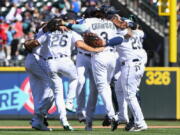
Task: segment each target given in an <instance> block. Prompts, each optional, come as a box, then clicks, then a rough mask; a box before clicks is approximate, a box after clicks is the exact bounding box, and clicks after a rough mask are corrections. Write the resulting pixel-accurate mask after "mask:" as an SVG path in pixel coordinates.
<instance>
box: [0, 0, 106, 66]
mask: <svg viewBox="0 0 180 135" xmlns="http://www.w3.org/2000/svg"><path fill="white" fill-rule="evenodd" d="M100 2H101V3H102V2H103V1H100V0H2V1H1V2H0V66H15V65H16V64H17V65H18V64H19V63H18V62H20V61H22V62H23V61H24V58H25V56H26V54H25V51H24V48H23V45H22V43H24V41H25V40H27V39H31V38H33V36H34V32H35V30H36V27H37V26H38V25H40V24H41V23H42V22H45V21H48V20H50V19H51V18H53V17H55V16H60V15H62V14H65V13H66V12H67V11H68V10H72V11H74V12H76V13H77V14H80V13H81V12H83V11H84V10H85V8H86V7H87V6H89V5H92V6H96V5H97V4H99V3H100ZM22 64H23V63H22ZM22 66H23V65H22Z"/></svg>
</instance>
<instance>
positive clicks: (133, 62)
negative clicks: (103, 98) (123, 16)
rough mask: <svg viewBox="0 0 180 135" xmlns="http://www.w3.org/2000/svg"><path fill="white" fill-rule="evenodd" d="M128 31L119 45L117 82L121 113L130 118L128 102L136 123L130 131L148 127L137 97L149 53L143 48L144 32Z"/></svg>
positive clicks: (129, 21) (122, 115)
mask: <svg viewBox="0 0 180 135" xmlns="http://www.w3.org/2000/svg"><path fill="white" fill-rule="evenodd" d="M126 21H127V22H128V24H129V26H131V25H132V24H133V22H132V21H131V20H126ZM131 28H132V27H131ZM127 31H128V34H127V35H126V36H125V37H126V38H125V39H124V41H123V43H122V44H121V45H119V46H118V47H117V50H118V53H119V62H120V64H121V75H120V77H119V79H118V81H117V83H116V92H117V96H118V97H119V98H118V103H119V110H120V111H121V112H120V113H119V115H120V117H121V118H124V119H126V120H128V115H127V114H128V113H127V106H126V105H125V104H126V103H127V104H128V107H129V108H130V111H131V113H132V115H133V117H134V125H133V126H132V127H131V129H129V131H141V130H146V129H147V128H148V127H147V124H146V122H145V121H144V116H143V114H142V110H141V108H140V105H139V103H138V101H137V97H136V93H137V90H138V87H139V84H140V81H141V78H142V76H143V73H144V68H145V63H146V61H147V55H146V53H145V51H144V49H143V48H142V39H143V37H144V33H143V31H140V30H134V29H133V30H132V29H130V28H129V29H127ZM122 107H126V108H122Z"/></svg>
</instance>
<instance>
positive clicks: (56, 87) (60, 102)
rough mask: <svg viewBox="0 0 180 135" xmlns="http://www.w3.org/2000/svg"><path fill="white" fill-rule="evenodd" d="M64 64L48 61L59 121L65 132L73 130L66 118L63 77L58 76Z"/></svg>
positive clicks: (57, 61) (59, 61) (58, 61)
mask: <svg viewBox="0 0 180 135" xmlns="http://www.w3.org/2000/svg"><path fill="white" fill-rule="evenodd" d="M63 64H64V63H61V60H51V61H48V65H49V68H48V74H49V77H50V79H51V87H52V89H53V93H54V98H55V104H56V107H57V111H58V114H59V119H60V120H61V123H62V125H63V127H64V129H65V130H73V129H72V127H71V126H70V125H69V123H68V121H67V117H66V109H65V102H64V93H63V92H64V91H63V83H62V79H61V77H62V76H59V75H58V71H59V69H60V70H61V68H62V67H61V66H62V65H63Z"/></svg>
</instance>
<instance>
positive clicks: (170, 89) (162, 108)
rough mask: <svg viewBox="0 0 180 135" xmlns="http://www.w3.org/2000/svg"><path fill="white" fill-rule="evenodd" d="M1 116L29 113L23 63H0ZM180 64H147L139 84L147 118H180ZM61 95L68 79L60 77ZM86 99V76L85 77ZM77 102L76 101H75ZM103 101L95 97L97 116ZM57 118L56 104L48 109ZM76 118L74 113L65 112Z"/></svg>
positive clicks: (29, 96) (30, 103)
mask: <svg viewBox="0 0 180 135" xmlns="http://www.w3.org/2000/svg"><path fill="white" fill-rule="evenodd" d="M0 80H1V81H0V118H1V119H11V118H13V119H14V118H18V119H26V118H30V117H32V114H33V111H34V107H33V99H32V94H31V89H30V85H29V78H28V75H27V73H26V72H25V69H24V68H23V67H13V68H12V67H0ZM179 83H180V68H153V67H152V68H146V72H145V74H144V77H143V79H142V83H141V85H140V93H141V99H142V109H143V112H144V115H145V118H146V119H180V87H179V85H180V84H179ZM63 85H64V97H65V99H66V93H67V90H68V79H67V78H64V79H63ZM85 88H86V91H87V92H86V101H87V96H88V94H89V80H88V79H87V80H86V85H85ZM75 103H76V101H75ZM104 112H105V110H104V107H103V102H102V100H101V98H100V97H98V103H97V108H96V113H95V116H96V117H101V118H102V117H103V116H104ZM49 113H50V114H51V115H50V117H52V118H54V117H55V118H56V117H57V112H56V107H55V105H53V107H52V108H51V109H50V111H49ZM68 116H69V117H70V118H75V114H74V113H68Z"/></svg>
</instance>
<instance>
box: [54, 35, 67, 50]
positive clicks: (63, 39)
mask: <svg viewBox="0 0 180 135" xmlns="http://www.w3.org/2000/svg"><path fill="white" fill-rule="evenodd" d="M67 39H68V36H67V35H62V36H59V35H58V34H54V35H53V36H52V38H51V47H55V46H58V45H60V46H62V47H65V46H66V45H67Z"/></svg>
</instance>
